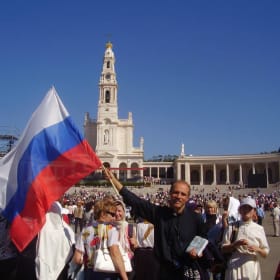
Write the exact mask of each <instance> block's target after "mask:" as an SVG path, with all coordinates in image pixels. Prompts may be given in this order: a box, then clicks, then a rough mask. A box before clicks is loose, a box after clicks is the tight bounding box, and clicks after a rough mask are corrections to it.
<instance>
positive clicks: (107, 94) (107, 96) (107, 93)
mask: <svg viewBox="0 0 280 280" xmlns="http://www.w3.org/2000/svg"><path fill="white" fill-rule="evenodd" d="M105 102H106V103H110V91H109V90H106V93H105Z"/></svg>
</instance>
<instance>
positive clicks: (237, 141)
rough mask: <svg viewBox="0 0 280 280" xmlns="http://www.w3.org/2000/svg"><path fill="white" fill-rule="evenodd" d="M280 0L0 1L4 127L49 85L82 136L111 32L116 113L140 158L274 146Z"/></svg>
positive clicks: (22, 120)
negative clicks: (129, 126)
mask: <svg viewBox="0 0 280 280" xmlns="http://www.w3.org/2000/svg"><path fill="white" fill-rule="evenodd" d="M279 14H280V1H277V0H275V1H270V0H267V1H263V0H261V1H260V0H254V1H253V0H251V1H249V0H231V1H230V0H219V1H218V0H217V1H215V0H192V1H190V0H170V1H169V0H161V1H157V0H155V1H152V0H142V1H133V0H119V1H116V0H107V1H94V0H91V1H89V0H84V1H82V0H81V1H77V0H76V1H73V0H67V1H66V0H60V1H58V0H56V1H53V0H48V1H38V0H36V1H35V0H33V1H31V0H30V1H29V0H26V1H23V0H21V1H15V0H9V1H8V0H6V1H1V2H0V36H1V37H0V38H1V42H0V73H1V75H0V85H1V105H2V106H1V110H0V129H1V130H2V131H3V129H4V127H8V128H16V129H17V130H18V131H19V132H22V130H23V129H24V127H25V125H26V123H27V121H28V119H29V118H30V116H31V114H32V112H33V111H34V110H35V109H36V107H37V106H38V105H39V103H40V102H41V100H42V99H43V97H44V95H45V94H46V92H47V91H48V90H49V88H50V87H51V86H52V85H54V86H55V88H56V90H57V92H58V94H59V96H60V97H61V99H62V101H63V103H64V105H65V106H66V108H67V109H68V111H69V113H70V114H71V116H72V117H73V119H74V121H75V123H76V124H77V125H78V126H79V128H80V130H81V132H83V127H82V126H83V119H84V114H85V112H89V113H90V115H91V117H92V118H95V117H96V114H97V102H98V82H99V77H100V73H101V69H102V60H103V55H104V51H105V44H106V42H107V41H108V38H109V37H108V34H110V40H111V41H112V43H113V50H114V52H115V56H116V72H117V80H118V84H119V88H118V104H119V118H122V119H123V118H127V116H128V112H132V113H133V120H134V125H135V127H134V143H135V146H139V138H140V137H141V136H143V137H144V141H145V142H144V148H145V158H146V159H147V158H150V157H152V156H153V155H159V154H162V155H167V154H179V153H180V148H181V144H182V143H184V144H185V153H186V154H193V155H228V154H244V153H245V154H252V153H261V152H269V151H273V150H278V148H279V147H280V141H279V139H280V127H279V107H280V106H279V103H280V102H279V101H280V76H279V74H280V51H279V50H280V17H279Z"/></svg>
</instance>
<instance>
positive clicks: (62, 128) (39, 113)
mask: <svg viewBox="0 0 280 280" xmlns="http://www.w3.org/2000/svg"><path fill="white" fill-rule="evenodd" d="M100 166H101V162H100V160H99V158H98V157H97V156H96V154H95V153H94V151H93V150H92V148H91V147H90V146H89V144H88V142H87V141H86V140H85V139H84V138H83V137H82V135H81V134H80V132H79V131H78V129H77V127H76V126H75V125H74V123H73V121H72V119H71V117H70V115H69V113H68V112H67V110H66V108H65V107H64V105H63V104H62V102H61V100H60V98H59V96H58V94H57V93H56V90H55V89H54V88H51V89H50V90H49V92H48V93H47V94H46V96H45V98H44V99H43V101H42V102H41V104H40V105H39V107H38V108H37V109H36V111H35V112H34V113H33V115H32V117H31V119H30V120H29V122H28V124H27V126H26V128H25V130H24V132H23V134H22V136H21V138H20V140H19V141H18V143H17V145H16V147H15V148H14V149H12V150H11V152H9V153H8V154H7V155H6V156H5V157H4V158H2V159H1V160H0V212H2V214H3V216H4V217H6V218H7V219H8V220H9V222H10V223H11V229H10V235H11V239H12V241H13V242H14V244H15V245H16V247H17V248H18V249H19V251H22V250H23V249H24V248H25V247H26V246H27V245H28V244H29V242H30V241H31V240H32V239H33V238H34V237H35V236H36V235H37V233H38V232H39V231H40V229H41V228H42V226H43V225H44V222H45V214H46V212H47V211H48V209H49V208H50V206H51V204H52V203H53V202H54V201H55V200H57V199H59V198H60V197H61V196H62V195H63V194H64V193H65V191H66V190H67V189H69V188H70V187H71V186H72V185H74V184H75V183H77V182H78V181H79V180H81V179H82V178H84V177H86V176H87V175H89V174H90V173H91V172H93V171H94V170H96V169H98V168H99V167H100Z"/></svg>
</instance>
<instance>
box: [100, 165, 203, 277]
mask: <svg viewBox="0 0 280 280" xmlns="http://www.w3.org/2000/svg"><path fill="white" fill-rule="evenodd" d="M105 172H106V175H107V176H108V178H109V179H110V181H111V183H112V184H113V186H115V187H116V189H117V190H118V192H119V194H120V195H121V196H122V197H123V200H124V202H125V203H126V204H128V205H130V206H132V209H133V211H134V212H135V214H136V216H140V217H142V218H144V219H146V220H147V221H149V222H150V223H152V224H153V225H154V252H155V255H156V257H157V259H158V261H159V263H160V276H159V279H162V280H163V279H169V280H170V279H173V280H175V279H176V280H177V279H178V280H181V279H202V278H199V275H195V274H201V273H200V271H199V269H198V266H197V259H198V255H197V253H196V251H195V250H192V251H191V252H190V253H186V252H185V250H186V248H187V246H188V245H189V244H190V242H191V241H192V239H193V238H194V237H195V236H196V235H199V236H205V232H204V226H203V221H202V219H201V217H200V215H198V214H197V213H194V212H193V211H192V210H191V209H189V208H187V207H186V203H187V202H188V200H189V197H190V186H189V184H188V183H187V182H185V181H176V182H175V183H173V184H172V186H171V188H170V200H169V207H167V206H157V205H155V204H152V203H150V202H149V201H146V200H144V199H141V198H139V197H138V196H136V195H135V194H134V193H132V192H130V191H129V190H128V189H127V188H126V187H123V186H122V184H121V183H120V182H119V181H118V180H117V179H116V178H115V176H114V175H113V174H112V172H110V171H109V170H107V169H106V170H105ZM184 274H185V275H184ZM191 274H194V275H193V276H191ZM192 277H193V278H192ZM195 277H197V278H195Z"/></svg>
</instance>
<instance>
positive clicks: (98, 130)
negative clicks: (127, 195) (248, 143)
mask: <svg viewBox="0 0 280 280" xmlns="http://www.w3.org/2000/svg"><path fill="white" fill-rule="evenodd" d="M112 48H113V46H112V44H111V43H110V42H109V43H107V44H106V49H105V54H104V58H103V67H102V71H101V75H100V80H99V101H98V109H97V118H96V119H92V118H91V117H90V115H89V113H86V114H85V120H84V132H85V138H86V139H87V140H88V142H89V143H90V145H91V146H92V147H93V149H94V150H95V152H96V154H97V155H98V156H99V158H100V159H101V161H102V162H103V163H104V165H105V166H107V167H110V168H112V169H113V170H114V171H115V173H116V174H117V176H118V177H119V178H120V179H122V180H123V179H124V180H126V179H132V178H143V177H145V178H146V180H152V181H153V182H155V183H159V182H161V183H169V182H170V181H173V180H176V179H182V180H186V181H188V182H190V184H191V185H240V186H249V187H250V186H251V187H258V186H259V187H266V186H267V185H269V184H276V183H278V182H279V181H280V180H279V177H280V153H267V154H254V155H228V156H226V155H225V156H192V155H185V146H184V144H182V147H181V152H180V154H179V156H178V158H177V159H176V160H175V161H173V162H147V161H144V138H143V137H141V138H140V139H139V147H134V146H133V129H134V124H133V119H132V113H131V112H129V113H128V118H127V119H119V117H118V83H117V79H116V71H115V55H114V52H113V49H112Z"/></svg>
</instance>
